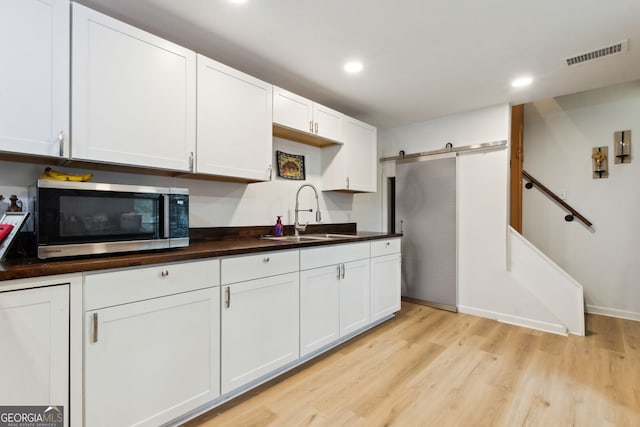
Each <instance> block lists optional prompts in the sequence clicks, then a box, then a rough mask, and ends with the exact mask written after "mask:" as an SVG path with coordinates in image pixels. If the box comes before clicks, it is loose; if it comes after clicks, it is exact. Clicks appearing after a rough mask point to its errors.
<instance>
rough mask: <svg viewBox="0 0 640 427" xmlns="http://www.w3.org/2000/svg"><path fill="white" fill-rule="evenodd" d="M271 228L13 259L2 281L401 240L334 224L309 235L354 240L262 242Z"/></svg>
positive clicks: (3, 266) (202, 232)
mask: <svg viewBox="0 0 640 427" xmlns="http://www.w3.org/2000/svg"><path fill="white" fill-rule="evenodd" d="M271 229H272V228H271V227H224V228H211V229H193V230H191V233H190V237H191V243H190V245H189V246H188V247H184V248H175V249H167V250H161V251H150V252H136V253H127V254H118V255H101V256H93V257H77V258H67V259H56V260H38V259H35V258H14V259H9V260H5V261H4V262H3V263H0V281H5V280H12V279H24V278H30V277H41V276H50V275H56V274H68V273H78V272H85V271H95V270H104V269H110V268H122V267H132V266H143V265H152V264H162V263H167V262H176V261H187V260H195V259H202V258H217V257H222V256H230V255H239V254H250V253H257V252H265V251H278V250H287V249H297V248H305V247H311V246H323V245H335V244H340V243H353V242H358V241H366V240H376V239H385V238H391V237H400V236H401V234H396V233H373V232H356V230H355V224H332V225H323V226H315V227H313V226H309V229H308V231H307V233H339V234H343V235H344V234H348V235H351V237H343V238H340V239H332V240H315V241H304V242H291V241H277V240H266V239H260V238H259V236H260V235H261V234H262V235H264V234H268V233H270V232H271ZM291 234H293V230H292V228H291V226H286V227H285V235H291Z"/></svg>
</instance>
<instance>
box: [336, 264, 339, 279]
mask: <svg viewBox="0 0 640 427" xmlns="http://www.w3.org/2000/svg"><path fill="white" fill-rule="evenodd" d="M337 267H338V268H337V270H338V275H337V276H336V278H337V279H338V280H340V264H338V265H337Z"/></svg>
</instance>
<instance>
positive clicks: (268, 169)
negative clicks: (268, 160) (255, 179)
mask: <svg viewBox="0 0 640 427" xmlns="http://www.w3.org/2000/svg"><path fill="white" fill-rule="evenodd" d="M271 178H273V165H269V167H268V168H267V181H271Z"/></svg>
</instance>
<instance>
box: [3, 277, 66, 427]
mask: <svg viewBox="0 0 640 427" xmlns="http://www.w3.org/2000/svg"><path fill="white" fill-rule="evenodd" d="M0 337H1V339H2V344H1V347H2V350H0V378H2V380H1V381H0V402H1V404H2V405H9V406H12V405H16V406H18V405H47V406H64V411H65V415H64V425H65V426H68V425H69V421H68V417H69V415H68V414H69V412H68V411H69V405H68V401H69V286H68V285H59V286H48V287H42V288H35V289H26V290H16V291H9V292H1V293H0Z"/></svg>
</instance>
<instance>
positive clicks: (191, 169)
mask: <svg viewBox="0 0 640 427" xmlns="http://www.w3.org/2000/svg"><path fill="white" fill-rule="evenodd" d="M189 171H190V172H193V151H192V152H191V153H190V154H189Z"/></svg>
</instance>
